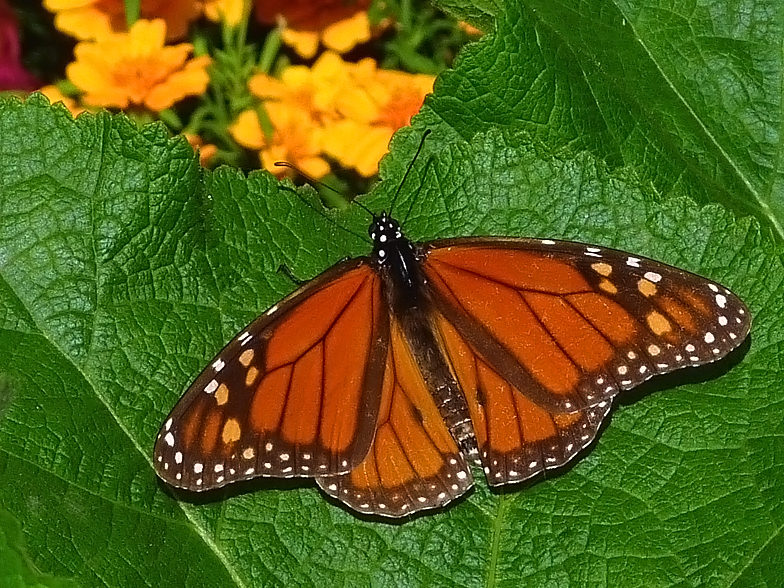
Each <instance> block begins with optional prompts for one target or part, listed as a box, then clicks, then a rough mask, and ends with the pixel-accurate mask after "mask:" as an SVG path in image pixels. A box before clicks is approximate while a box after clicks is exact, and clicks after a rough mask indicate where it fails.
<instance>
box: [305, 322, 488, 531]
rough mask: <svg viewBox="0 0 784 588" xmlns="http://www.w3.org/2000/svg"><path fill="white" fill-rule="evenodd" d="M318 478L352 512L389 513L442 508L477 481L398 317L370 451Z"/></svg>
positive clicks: (396, 515) (400, 513) (391, 515)
mask: <svg viewBox="0 0 784 588" xmlns="http://www.w3.org/2000/svg"><path fill="white" fill-rule="evenodd" d="M317 481H318V484H319V486H321V488H323V489H324V491H325V492H326V493H327V494H329V495H331V496H333V497H335V498H337V499H338V500H341V501H342V502H344V503H346V504H347V505H349V506H350V507H351V508H353V509H354V510H357V511H359V512H362V513H366V514H380V515H385V516H390V517H400V516H404V515H408V514H411V513H413V512H416V511H419V510H422V509H427V508H436V507H439V506H443V505H444V504H446V503H448V502H450V501H451V500H453V499H455V498H457V497H458V496H460V495H461V494H463V493H464V492H466V491H467V490H468V489H469V488H471V486H472V485H473V478H472V476H471V471H470V470H469V468H468V465H467V463H466V460H465V458H464V456H463V455H462V454H461V453H460V451H459V449H458V446H457V444H456V443H455V440H454V439H453V438H452V436H451V435H450V432H449V430H448V429H447V427H446V424H445V423H444V419H443V416H442V414H441V413H440V412H439V409H438V408H437V407H436V404H435V402H434V400H433V396H432V393H431V391H430V390H429V389H428V387H427V384H426V383H425V381H424V380H423V378H422V375H421V371H420V367H419V365H418V363H417V361H416V359H415V356H414V354H413V353H412V349H411V346H410V344H409V342H408V341H407V340H406V338H405V337H404V335H403V333H402V330H401V328H400V325H399V324H398V323H396V322H394V321H393V327H392V336H391V345H390V349H389V355H388V358H387V365H386V370H385V373H384V386H383V392H382V400H381V410H380V411H379V417H378V424H377V428H376V436H375V440H374V441H373V444H372V446H371V447H370V451H369V452H368V455H367V457H366V458H365V460H364V461H363V462H362V463H360V464H359V465H358V466H357V467H356V468H355V469H354V470H352V471H351V472H350V473H347V474H343V475H339V476H329V477H323V478H318V480H317Z"/></svg>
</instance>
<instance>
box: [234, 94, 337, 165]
mask: <svg viewBox="0 0 784 588" xmlns="http://www.w3.org/2000/svg"><path fill="white" fill-rule="evenodd" d="M265 110H266V111H267V115H268V116H269V118H270V120H271V121H272V126H273V127H274V132H273V136H272V137H271V138H269V139H268V138H267V137H266V136H265V135H264V132H263V131H262V129H261V125H260V124H259V120H258V117H257V115H256V113H255V112H254V111H252V110H246V111H245V112H243V113H242V114H240V116H239V117H238V118H237V120H236V121H235V123H234V124H233V125H231V127H230V128H229V132H230V133H231V135H232V137H234V140H235V141H237V142H238V143H240V144H241V145H243V146H245V147H247V148H249V149H258V150H259V160H260V161H261V164H262V166H263V167H264V168H265V169H266V170H267V171H269V172H271V173H273V174H275V175H277V176H282V175H286V174H287V173H288V168H285V167H278V166H275V165H274V164H275V162H276V161H286V162H288V163H290V164H292V165H294V166H296V167H297V168H299V169H301V170H302V171H303V172H305V173H306V174H308V175H310V176H312V177H314V178H316V179H319V178H323V177H324V176H325V175H327V174H328V173H329V171H330V170H329V164H328V163H327V162H326V161H325V160H324V158H323V157H322V156H321V151H322V147H321V136H322V134H323V129H321V128H320V127H318V126H314V124H313V121H312V119H311V118H310V116H309V114H308V112H306V111H304V110H302V109H301V108H297V107H296V106H294V107H292V106H290V105H287V104H279V103H268V104H266V105H265Z"/></svg>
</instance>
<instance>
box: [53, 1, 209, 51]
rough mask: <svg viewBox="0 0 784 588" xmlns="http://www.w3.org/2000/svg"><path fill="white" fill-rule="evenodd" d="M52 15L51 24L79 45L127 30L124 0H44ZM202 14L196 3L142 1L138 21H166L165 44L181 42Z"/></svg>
mask: <svg viewBox="0 0 784 588" xmlns="http://www.w3.org/2000/svg"><path fill="white" fill-rule="evenodd" d="M44 6H45V7H46V8H47V9H48V10H49V11H50V12H53V13H54V14H55V17H54V24H55V26H56V27H57V28H58V29H60V30H61V31H63V32H64V33H68V34H69V35H72V36H74V37H76V38H77V39H79V40H81V41H86V40H89V39H100V38H102V37H104V36H106V35H108V34H111V33H120V32H124V31H127V30H128V27H127V26H126V20H125V3H124V2H123V0H44ZM200 14H201V6H200V4H199V2H198V1H197V0H142V3H141V18H143V19H145V20H153V19H156V18H162V19H163V20H165V21H166V40H167V41H174V40H177V39H182V38H183V37H185V35H186V33H187V32H188V25H189V24H190V23H191V21H193V20H195V19H197V18H198V17H199V15H200Z"/></svg>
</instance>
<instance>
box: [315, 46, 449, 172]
mask: <svg viewBox="0 0 784 588" xmlns="http://www.w3.org/2000/svg"><path fill="white" fill-rule="evenodd" d="M363 61H365V60H363ZM351 79H352V82H353V83H354V84H355V87H354V88H353V89H352V90H351V91H346V92H342V93H341V94H340V102H339V104H338V111H339V112H340V113H341V114H343V115H344V116H345V120H341V121H338V122H336V123H334V124H328V125H327V126H326V128H325V132H324V139H323V140H324V150H325V153H326V154H327V155H329V156H330V157H332V158H334V159H336V160H337V161H339V162H340V164H341V165H343V166H344V167H351V168H354V169H356V170H357V171H358V172H359V173H360V174H362V175H363V176H366V177H367V176H371V175H373V174H375V173H376V172H377V171H378V161H379V160H380V159H381V157H382V156H383V155H384V153H386V151H387V146H388V145H389V140H390V139H391V138H392V135H393V134H394V133H395V131H397V130H398V129H399V128H401V127H404V126H406V125H407V124H409V123H410V121H411V117H412V116H414V115H415V114H416V113H417V112H418V111H419V109H420V108H421V106H422V102H423V101H424V99H425V96H426V95H427V94H428V92H430V91H431V90H432V88H433V81H434V78H433V77H432V76H427V75H421V74H420V75H412V74H406V73H402V72H396V71H388V70H380V69H376V67H375V64H374V63H368V62H364V63H363V62H360V63H359V64H357V65H356V66H355V67H354V68H353V69H352V75H351ZM362 94H364V99H360V98H358V97H359V96H361V95H362Z"/></svg>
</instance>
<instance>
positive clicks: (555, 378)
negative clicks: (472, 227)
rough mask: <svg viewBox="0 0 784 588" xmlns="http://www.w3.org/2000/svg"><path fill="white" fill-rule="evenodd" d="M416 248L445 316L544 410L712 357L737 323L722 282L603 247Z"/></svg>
mask: <svg viewBox="0 0 784 588" xmlns="http://www.w3.org/2000/svg"><path fill="white" fill-rule="evenodd" d="M426 256H427V259H426V262H425V263H424V264H423V267H424V268H425V274H426V276H427V277H428V280H429V284H430V288H431V291H432V293H433V298H434V299H435V301H436V305H437V306H438V308H439V309H440V311H441V312H442V313H443V314H444V316H445V317H446V318H447V320H449V322H451V323H452V324H453V325H454V326H455V328H456V329H457V330H458V331H459V332H460V334H461V335H462V337H463V338H464V339H466V340H468V341H470V343H471V346H472V348H473V349H474V351H475V352H477V353H478V354H479V355H480V356H481V357H482V358H483V359H484V361H486V362H487V363H488V364H489V365H490V366H492V368H493V369H494V370H495V371H496V372H497V373H498V374H499V375H501V377H502V378H503V379H504V380H506V381H507V382H508V383H510V384H511V385H512V386H513V387H515V388H517V389H518V390H520V391H521V392H522V393H523V394H525V395H526V396H527V397H528V398H529V399H530V400H531V401H532V402H534V403H536V404H537V405H539V406H540V407H542V408H545V409H547V410H550V411H552V412H556V413H557V412H574V411H577V410H581V409H584V408H586V407H590V406H594V405H596V404H598V403H599V402H601V401H603V400H610V399H612V397H613V396H615V395H616V394H617V393H618V391H620V390H625V389H628V388H632V387H634V386H636V385H638V384H640V383H641V382H643V381H645V380H647V379H648V378H650V377H651V376H653V375H655V374H661V373H665V372H669V371H672V370H674V369H677V368H679V367H684V366H688V365H701V364H704V363H708V362H711V361H715V360H716V359H719V358H721V357H724V356H725V355H726V354H727V353H729V352H730V351H731V350H732V349H734V348H735V347H737V346H738V345H739V344H740V342H741V341H742V340H743V339H744V338H745V337H746V335H747V334H748V331H749V326H750V317H749V313H748V311H747V309H746V307H745V306H744V304H743V303H742V302H741V301H740V300H739V299H738V298H737V297H736V296H735V295H734V294H732V293H731V292H730V291H729V290H727V289H726V288H724V287H722V286H719V285H717V284H714V283H713V282H710V281H709V280H706V279H704V278H701V277H699V276H696V275H694V274H690V273H688V272H684V271H682V270H679V269H676V268H673V267H670V266H667V265H665V264H662V263H658V262H655V261H653V260H650V259H645V258H641V257H635V256H631V255H629V254H627V253H623V252H620V251H615V250H612V249H604V248H599V247H592V246H586V245H582V244H579V243H567V242H557V241H537V240H529V239H497V238H484V239H454V240H449V241H443V242H439V243H436V244H432V245H430V246H427V253H426ZM487 300H493V304H488V303H487Z"/></svg>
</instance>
